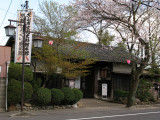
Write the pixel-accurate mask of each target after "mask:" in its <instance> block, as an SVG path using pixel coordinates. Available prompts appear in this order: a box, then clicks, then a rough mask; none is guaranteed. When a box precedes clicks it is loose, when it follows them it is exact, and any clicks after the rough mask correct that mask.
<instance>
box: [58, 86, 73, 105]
mask: <svg viewBox="0 0 160 120" xmlns="http://www.w3.org/2000/svg"><path fill="white" fill-rule="evenodd" d="M61 90H62V92H63V93H64V100H63V104H65V105H70V104H73V101H74V100H75V94H74V92H73V90H72V89H71V88H67V87H65V88H62V89H61Z"/></svg>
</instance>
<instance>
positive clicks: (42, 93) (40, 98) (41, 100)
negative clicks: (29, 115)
mask: <svg viewBox="0 0 160 120" xmlns="http://www.w3.org/2000/svg"><path fill="white" fill-rule="evenodd" d="M36 100H37V101H36V102H37V104H38V105H41V106H43V105H47V104H49V103H50V102H51V91H50V90H49V89H48V88H39V89H38V90H37V94H36Z"/></svg>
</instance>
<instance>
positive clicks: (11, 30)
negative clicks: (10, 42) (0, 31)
mask: <svg viewBox="0 0 160 120" xmlns="http://www.w3.org/2000/svg"><path fill="white" fill-rule="evenodd" d="M4 28H5V32H6V36H8V37H11V36H13V35H14V34H15V29H16V27H15V26H13V25H8V26H5V27H4Z"/></svg>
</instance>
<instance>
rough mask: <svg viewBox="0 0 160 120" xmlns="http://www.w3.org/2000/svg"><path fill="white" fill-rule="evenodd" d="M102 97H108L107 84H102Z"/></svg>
mask: <svg viewBox="0 0 160 120" xmlns="http://www.w3.org/2000/svg"><path fill="white" fill-rule="evenodd" d="M102 98H107V84H102Z"/></svg>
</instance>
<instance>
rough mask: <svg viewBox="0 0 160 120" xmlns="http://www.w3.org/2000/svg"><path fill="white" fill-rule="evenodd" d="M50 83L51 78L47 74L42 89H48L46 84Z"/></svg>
mask: <svg viewBox="0 0 160 120" xmlns="http://www.w3.org/2000/svg"><path fill="white" fill-rule="evenodd" d="M48 81H49V77H48V74H47V76H46V79H45V80H44V82H43V85H42V88H45V87H46V84H47V83H48Z"/></svg>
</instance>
